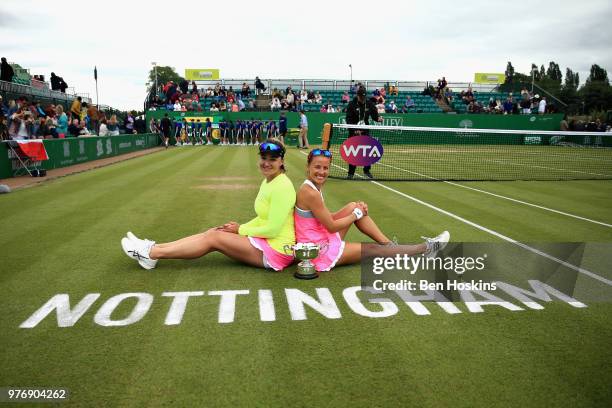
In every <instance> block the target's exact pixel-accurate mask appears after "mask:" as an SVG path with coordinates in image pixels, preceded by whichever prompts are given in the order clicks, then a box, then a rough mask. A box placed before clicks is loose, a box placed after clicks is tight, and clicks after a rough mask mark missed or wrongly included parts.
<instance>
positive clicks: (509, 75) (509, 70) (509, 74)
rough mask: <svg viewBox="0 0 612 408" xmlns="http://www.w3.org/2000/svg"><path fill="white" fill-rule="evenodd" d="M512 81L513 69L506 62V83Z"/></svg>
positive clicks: (509, 63)
mask: <svg viewBox="0 0 612 408" xmlns="http://www.w3.org/2000/svg"><path fill="white" fill-rule="evenodd" d="M513 79H514V67H513V66H512V63H511V62H510V61H508V66H507V67H506V82H508V83H512V81H513Z"/></svg>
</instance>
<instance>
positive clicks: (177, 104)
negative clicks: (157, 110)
mask: <svg viewBox="0 0 612 408" xmlns="http://www.w3.org/2000/svg"><path fill="white" fill-rule="evenodd" d="M174 111H175V112H180V111H181V104H180V102H179V101H176V103H175V104H174Z"/></svg>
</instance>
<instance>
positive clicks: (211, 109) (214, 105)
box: [210, 103, 219, 112]
mask: <svg viewBox="0 0 612 408" xmlns="http://www.w3.org/2000/svg"><path fill="white" fill-rule="evenodd" d="M210 111H211V112H219V108H218V107H217V104H216V103H213V104H212V105H210Z"/></svg>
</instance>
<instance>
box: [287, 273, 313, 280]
mask: <svg viewBox="0 0 612 408" xmlns="http://www.w3.org/2000/svg"><path fill="white" fill-rule="evenodd" d="M293 276H294V277H296V278H298V279H304V280H310V279H316V278H318V277H319V274H318V273H316V272H314V273H308V274H304V273H299V272H295V273H294V274H293Z"/></svg>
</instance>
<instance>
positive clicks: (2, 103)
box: [0, 95, 8, 117]
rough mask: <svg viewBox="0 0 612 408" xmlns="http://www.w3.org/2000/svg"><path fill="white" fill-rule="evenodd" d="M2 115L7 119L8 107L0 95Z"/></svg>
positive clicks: (0, 111)
mask: <svg viewBox="0 0 612 408" xmlns="http://www.w3.org/2000/svg"><path fill="white" fill-rule="evenodd" d="M0 114H1V115H3V116H5V117H6V115H7V114H8V106H6V105H5V104H4V99H2V95H0Z"/></svg>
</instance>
